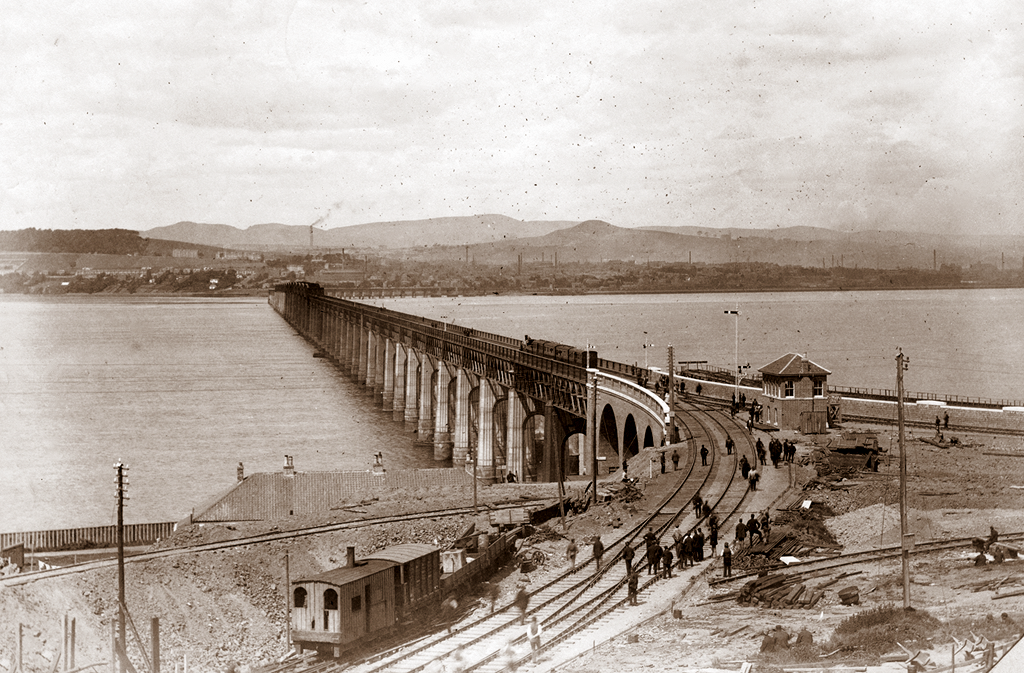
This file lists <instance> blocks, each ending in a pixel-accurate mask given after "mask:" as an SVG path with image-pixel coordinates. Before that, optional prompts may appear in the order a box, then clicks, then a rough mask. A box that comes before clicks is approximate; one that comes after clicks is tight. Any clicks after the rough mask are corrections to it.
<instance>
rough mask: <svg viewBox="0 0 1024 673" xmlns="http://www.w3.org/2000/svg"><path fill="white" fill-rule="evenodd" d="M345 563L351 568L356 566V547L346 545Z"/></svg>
mask: <svg viewBox="0 0 1024 673" xmlns="http://www.w3.org/2000/svg"><path fill="white" fill-rule="evenodd" d="M345 565H346V566H348V567H349V568H355V567H356V548H355V547H346V548H345Z"/></svg>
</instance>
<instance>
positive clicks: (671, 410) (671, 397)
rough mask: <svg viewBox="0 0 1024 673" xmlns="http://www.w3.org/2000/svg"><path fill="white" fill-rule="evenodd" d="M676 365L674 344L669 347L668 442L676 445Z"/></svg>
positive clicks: (677, 438)
mask: <svg viewBox="0 0 1024 673" xmlns="http://www.w3.org/2000/svg"><path fill="white" fill-rule="evenodd" d="M675 409H676V364H675V351H674V350H673V349H672V344H669V346H668V441H669V442H670V443H673V444H674V443H675V442H678V441H679V437H678V436H677V435H676V416H675V413H676V412H675Z"/></svg>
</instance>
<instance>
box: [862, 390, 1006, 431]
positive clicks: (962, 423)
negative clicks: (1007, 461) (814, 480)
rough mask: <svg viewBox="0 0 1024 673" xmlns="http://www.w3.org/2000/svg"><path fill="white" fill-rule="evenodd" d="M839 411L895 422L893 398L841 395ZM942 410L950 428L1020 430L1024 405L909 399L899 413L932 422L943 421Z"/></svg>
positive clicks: (925, 422)
mask: <svg viewBox="0 0 1024 673" xmlns="http://www.w3.org/2000/svg"><path fill="white" fill-rule="evenodd" d="M842 413H843V416H844V417H846V416H864V417H869V418H872V419H877V420H878V421H879V422H883V423H893V424H895V423H896V402H893V401H889V400H865V399H857V398H853V397H844V398H843V404H842ZM946 414H949V428H950V431H954V430H956V429H957V428H963V427H970V428H990V429H993V430H1006V431H1016V432H1024V409H1021V408H1019V407H1004V408H1002V409H983V408H980V407H957V406H952V405H947V404H944V403H942V402H932V401H921V402H909V403H904V405H903V417H904V419H905V420H906V421H907V422H908V423H924V424H927V425H931V426H934V425H935V417H936V416H938V417H939V419H940V420H942V421H943V425H945V423H944V417H945V415H946ZM943 431H945V429H943Z"/></svg>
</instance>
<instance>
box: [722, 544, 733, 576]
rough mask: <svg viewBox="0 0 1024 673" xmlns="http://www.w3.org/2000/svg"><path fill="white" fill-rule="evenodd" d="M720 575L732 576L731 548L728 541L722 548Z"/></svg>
mask: <svg viewBox="0 0 1024 673" xmlns="http://www.w3.org/2000/svg"><path fill="white" fill-rule="evenodd" d="M722 577H732V550H731V549H729V543H728V542H726V543H725V547H724V548H723V549H722Z"/></svg>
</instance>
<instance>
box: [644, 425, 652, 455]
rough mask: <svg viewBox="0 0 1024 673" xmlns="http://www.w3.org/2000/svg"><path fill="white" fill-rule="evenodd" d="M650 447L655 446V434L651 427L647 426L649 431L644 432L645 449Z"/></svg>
mask: <svg viewBox="0 0 1024 673" xmlns="http://www.w3.org/2000/svg"><path fill="white" fill-rule="evenodd" d="M648 446H654V433H653V432H651V426H649V425H648V426H647V430H646V431H645V432H644V448H645V449H646V448H647V447H648Z"/></svg>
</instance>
